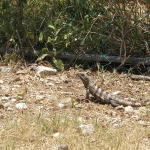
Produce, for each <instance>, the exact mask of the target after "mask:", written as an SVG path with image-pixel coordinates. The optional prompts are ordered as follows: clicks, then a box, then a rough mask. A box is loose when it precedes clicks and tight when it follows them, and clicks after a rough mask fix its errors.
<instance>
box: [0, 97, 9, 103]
mask: <svg viewBox="0 0 150 150" xmlns="http://www.w3.org/2000/svg"><path fill="white" fill-rule="evenodd" d="M10 100H11V97H8V96H3V97H2V98H1V101H2V102H8V101H10Z"/></svg>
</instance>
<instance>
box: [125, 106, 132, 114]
mask: <svg viewBox="0 0 150 150" xmlns="http://www.w3.org/2000/svg"><path fill="white" fill-rule="evenodd" d="M124 111H125V113H133V111H134V109H133V107H132V106H127V107H125V108H124Z"/></svg>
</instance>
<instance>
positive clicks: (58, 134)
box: [52, 132, 61, 137]
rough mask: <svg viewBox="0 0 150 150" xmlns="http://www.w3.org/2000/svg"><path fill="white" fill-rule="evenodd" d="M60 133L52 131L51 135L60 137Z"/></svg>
mask: <svg viewBox="0 0 150 150" xmlns="http://www.w3.org/2000/svg"><path fill="white" fill-rule="evenodd" d="M60 135H61V134H60V133H59V132H56V133H54V134H53V135H52V136H53V137H60Z"/></svg>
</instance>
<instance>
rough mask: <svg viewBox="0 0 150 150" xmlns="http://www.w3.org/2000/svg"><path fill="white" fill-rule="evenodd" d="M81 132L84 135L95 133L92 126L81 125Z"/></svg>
mask: <svg viewBox="0 0 150 150" xmlns="http://www.w3.org/2000/svg"><path fill="white" fill-rule="evenodd" d="M79 131H81V133H82V134H91V133H93V132H94V131H95V129H94V127H93V125H92V124H86V125H85V124H81V125H80V126H79Z"/></svg>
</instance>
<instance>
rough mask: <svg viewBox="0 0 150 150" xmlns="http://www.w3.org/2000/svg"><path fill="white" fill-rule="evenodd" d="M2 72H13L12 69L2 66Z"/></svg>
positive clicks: (0, 67)
mask: <svg viewBox="0 0 150 150" xmlns="http://www.w3.org/2000/svg"><path fill="white" fill-rule="evenodd" d="M0 71H2V72H7V73H8V72H10V71H11V68H10V67H7V66H0Z"/></svg>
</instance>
